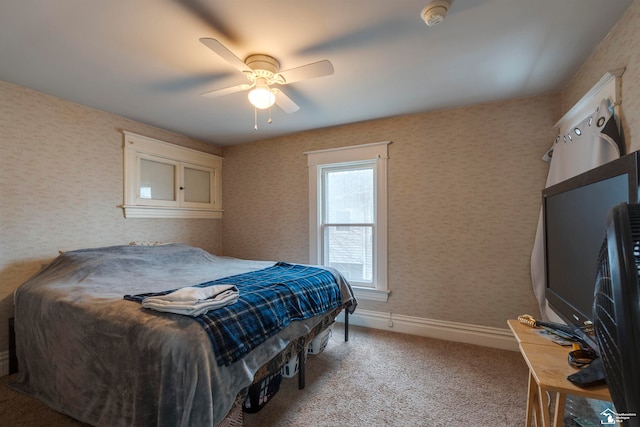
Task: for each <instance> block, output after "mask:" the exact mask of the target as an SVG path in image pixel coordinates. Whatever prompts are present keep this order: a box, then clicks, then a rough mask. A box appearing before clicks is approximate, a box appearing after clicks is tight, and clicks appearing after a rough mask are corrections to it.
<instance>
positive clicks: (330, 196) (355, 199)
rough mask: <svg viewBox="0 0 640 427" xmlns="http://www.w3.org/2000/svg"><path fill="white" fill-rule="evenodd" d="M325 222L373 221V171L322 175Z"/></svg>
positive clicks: (335, 172) (361, 170)
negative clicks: (323, 180) (323, 177)
mask: <svg viewBox="0 0 640 427" xmlns="http://www.w3.org/2000/svg"><path fill="white" fill-rule="evenodd" d="M324 185H325V218H326V219H325V222H327V223H342V224H345V223H356V224H361V223H372V222H373V221H374V215H373V212H374V209H373V202H374V194H373V168H372V167H369V168H359V169H351V170H327V171H325V182H324Z"/></svg>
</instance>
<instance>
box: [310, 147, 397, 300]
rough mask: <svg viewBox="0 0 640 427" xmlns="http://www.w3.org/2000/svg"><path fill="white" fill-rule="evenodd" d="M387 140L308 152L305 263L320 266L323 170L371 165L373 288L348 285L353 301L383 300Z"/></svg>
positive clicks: (386, 290)
mask: <svg viewBox="0 0 640 427" xmlns="http://www.w3.org/2000/svg"><path fill="white" fill-rule="evenodd" d="M390 143H391V141H383V142H374V143H371V144H363V145H356V146H350V147H341V148H332V149H327V150H318V151H308V152H305V153H304V154H306V155H307V166H308V167H309V261H310V262H311V263H312V264H317V265H322V254H323V250H324V249H323V236H322V233H323V229H322V215H323V212H322V209H323V201H322V191H321V190H322V187H321V185H322V184H321V180H322V174H323V168H329V167H332V168H333V167H337V166H349V165H359V164H363V163H371V164H373V165H374V176H375V204H376V206H375V226H374V228H373V232H374V238H373V240H374V248H373V252H374V265H373V287H362V286H357V285H352V287H353V290H354V293H355V294H356V297H357V298H360V299H366V300H374V301H387V300H388V298H389V293H390V291H389V288H388V284H387V161H388V158H389V155H388V146H389V144H390Z"/></svg>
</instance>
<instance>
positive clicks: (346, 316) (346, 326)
mask: <svg viewBox="0 0 640 427" xmlns="http://www.w3.org/2000/svg"><path fill="white" fill-rule="evenodd" d="M344 340H345V341H349V310H345V311H344Z"/></svg>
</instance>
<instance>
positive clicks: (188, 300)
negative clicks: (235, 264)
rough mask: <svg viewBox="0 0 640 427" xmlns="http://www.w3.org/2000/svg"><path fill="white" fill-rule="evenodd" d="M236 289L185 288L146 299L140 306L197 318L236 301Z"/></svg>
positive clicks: (220, 286)
mask: <svg viewBox="0 0 640 427" xmlns="http://www.w3.org/2000/svg"><path fill="white" fill-rule="evenodd" d="M239 295H240V294H239V292H238V288H236V287H235V286H233V285H216V286H207V287H205V288H196V287H193V286H187V287H185V288H180V289H178V290H176V291H173V292H171V293H168V294H166V295H161V296H153V297H146V298H145V299H143V300H142V306H143V307H145V308H150V309H152V310H157V311H164V312H167V313H176V314H184V315H186V316H199V315H201V314H203V313H206V312H207V311H210V310H215V309H217V308H220V307H224V306H226V305H229V304H233V303H234V302H236V301H237V300H238V296H239Z"/></svg>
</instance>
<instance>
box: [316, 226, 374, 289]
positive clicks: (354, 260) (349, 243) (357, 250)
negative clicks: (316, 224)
mask: <svg viewBox="0 0 640 427" xmlns="http://www.w3.org/2000/svg"><path fill="white" fill-rule="evenodd" d="M324 230H325V236H324V237H325V240H324V241H325V246H324V248H325V257H324V259H325V263H324V264H325V265H327V266H329V267H333V268H335V269H336V270H338V271H339V272H340V273H342V275H343V276H344V277H345V278H346V279H347V280H350V281H353V282H360V283H369V284H372V283H373V227H372V226H344V225H342V226H332V225H331V226H325V229H324Z"/></svg>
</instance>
